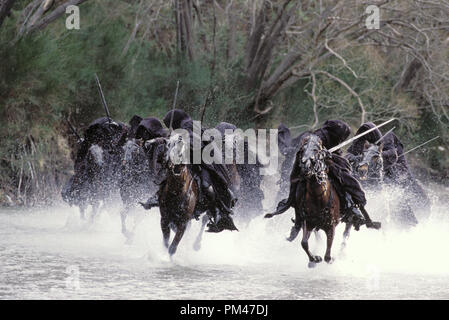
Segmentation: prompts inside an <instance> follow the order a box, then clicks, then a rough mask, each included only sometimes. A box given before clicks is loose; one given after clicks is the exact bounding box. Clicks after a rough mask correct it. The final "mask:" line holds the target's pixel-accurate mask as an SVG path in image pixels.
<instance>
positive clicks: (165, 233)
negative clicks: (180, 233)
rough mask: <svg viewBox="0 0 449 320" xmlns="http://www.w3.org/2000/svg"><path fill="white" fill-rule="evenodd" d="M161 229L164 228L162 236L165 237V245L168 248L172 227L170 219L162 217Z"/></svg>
mask: <svg viewBox="0 0 449 320" xmlns="http://www.w3.org/2000/svg"><path fill="white" fill-rule="evenodd" d="M161 230H162V237H163V239H164V246H165V247H166V248H167V249H168V244H169V241H170V227H169V221H168V220H167V219H164V218H163V217H161Z"/></svg>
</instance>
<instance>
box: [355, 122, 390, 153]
mask: <svg viewBox="0 0 449 320" xmlns="http://www.w3.org/2000/svg"><path fill="white" fill-rule="evenodd" d="M375 126H376V125H375V124H374V123H372V122H366V123H364V124H362V125H361V126H360V128H359V129H358V130H357V132H356V135H358V134H361V133H363V132H365V131H368V130H369V129H372V128H374V127H375ZM381 137H382V133H381V132H380V131H379V129H376V130H373V131H371V132H370V133H368V134H366V135H364V136H363V137H360V138H358V139H357V140H354V142H353V143H352V145H351V146H350V147H349V149H348V152H349V153H352V154H354V155H359V154H361V153H362V152H363V146H364V144H365V141H368V142H370V143H375V142H376V141H377V140H379V139H380V138H381Z"/></svg>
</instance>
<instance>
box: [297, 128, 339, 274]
mask: <svg viewBox="0 0 449 320" xmlns="http://www.w3.org/2000/svg"><path fill="white" fill-rule="evenodd" d="M301 151H302V152H301V154H299V155H298V156H301V160H300V162H299V165H300V170H301V173H302V175H303V176H304V179H305V185H306V187H305V196H304V202H303V209H304V222H303V228H302V229H303V238H302V240H301V246H302V248H303V249H304V251H305V252H306V254H307V256H308V257H309V267H313V266H314V265H315V263H317V262H321V261H322V258H321V257H320V256H315V255H313V254H312V253H311V252H310V250H309V244H308V240H309V237H310V234H311V233H312V231H313V230H323V231H324V232H325V233H326V237H327V247H326V253H325V256H324V260H325V261H326V262H328V263H330V262H331V261H332V257H331V248H332V243H333V240H334V235H335V228H336V226H337V224H338V222H339V220H340V199H339V197H338V194H337V191H336V190H335V188H334V186H333V185H332V183H331V181H330V180H329V177H328V170H329V169H328V166H327V164H326V162H327V161H328V160H329V157H328V153H327V151H326V150H325V149H324V148H323V146H322V143H321V140H320V138H319V137H318V136H316V135H313V134H312V135H309V136H308V137H306V138H305V140H304V142H303V146H302V147H301ZM296 202H297V205H298V199H296Z"/></svg>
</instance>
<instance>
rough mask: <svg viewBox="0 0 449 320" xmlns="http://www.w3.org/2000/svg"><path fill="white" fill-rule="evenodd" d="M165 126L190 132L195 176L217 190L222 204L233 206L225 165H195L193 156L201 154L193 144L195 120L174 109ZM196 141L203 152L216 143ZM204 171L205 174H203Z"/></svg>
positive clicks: (229, 181)
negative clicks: (195, 153) (207, 146)
mask: <svg viewBox="0 0 449 320" xmlns="http://www.w3.org/2000/svg"><path fill="white" fill-rule="evenodd" d="M163 121H164V124H165V125H166V126H167V127H168V128H170V124H171V126H172V128H173V129H174V130H176V129H184V130H186V131H187V132H189V136H190V151H191V152H190V156H191V159H190V160H191V163H192V170H193V172H194V174H196V175H200V176H201V178H202V179H206V180H207V182H208V183H209V184H211V185H212V186H213V188H214V189H215V194H216V196H217V197H218V198H219V200H220V202H222V203H223V204H224V205H226V206H227V207H230V206H231V200H232V199H231V194H230V193H229V191H228V190H230V187H231V179H230V177H229V172H228V170H227V168H226V166H225V165H224V164H219V163H211V164H208V163H204V162H203V161H201V163H200V164H193V154H194V152H199V151H200V150H197V151H195V150H194V146H195V144H194V143H193V139H194V134H195V132H194V129H193V125H194V124H193V120H192V119H191V118H190V116H189V115H188V114H187V113H185V112H184V111H183V110H179V109H174V110H171V111H169V112H168V113H167V114H166V115H165V117H164V119H163ZM204 130H205V128H201V135H202V134H203V132H204ZM195 131H196V130H195ZM195 139H199V141H200V142H201V143H200V145H201V151H202V150H203V148H204V147H205V146H206V145H207V144H209V143H214V142H213V141H208V142H204V141H202V139H201V137H195ZM203 170H204V171H205V172H203Z"/></svg>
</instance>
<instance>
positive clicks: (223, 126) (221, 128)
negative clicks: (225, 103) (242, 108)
mask: <svg viewBox="0 0 449 320" xmlns="http://www.w3.org/2000/svg"><path fill="white" fill-rule="evenodd" d="M215 129H217V130H218V131H220V133H221V135H222V136H223V137H224V135H225V133H226V131H225V130H233V131H234V130H235V129H237V127H236V126H235V125H233V124H232V123H229V122H220V123H219V124H217V126H216V127H215Z"/></svg>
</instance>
